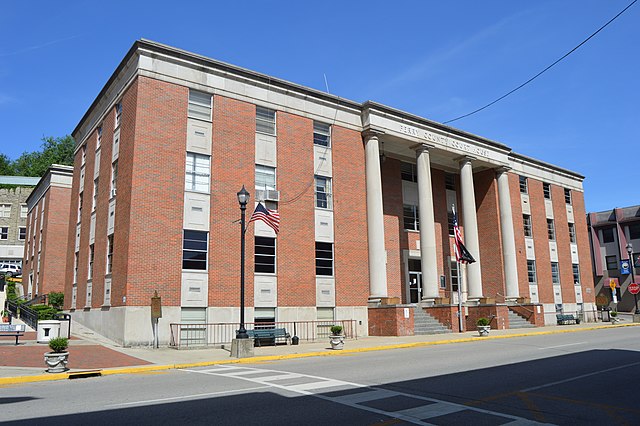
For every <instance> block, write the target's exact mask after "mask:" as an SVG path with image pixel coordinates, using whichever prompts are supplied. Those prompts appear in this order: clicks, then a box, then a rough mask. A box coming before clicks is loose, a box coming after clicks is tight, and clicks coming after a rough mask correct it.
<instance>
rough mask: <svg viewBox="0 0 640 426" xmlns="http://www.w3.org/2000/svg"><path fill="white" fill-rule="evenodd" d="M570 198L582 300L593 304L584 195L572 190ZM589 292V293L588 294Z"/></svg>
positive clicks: (593, 294)
mask: <svg viewBox="0 0 640 426" xmlns="http://www.w3.org/2000/svg"><path fill="white" fill-rule="evenodd" d="M563 195H564V194H563ZM571 197H572V202H573V220H574V221H575V224H576V238H577V241H578V257H579V260H580V284H581V285H582V299H583V301H584V303H594V302H595V297H596V295H595V291H594V281H593V273H592V271H591V265H592V263H591V262H592V261H591V255H592V254H591V250H590V247H589V229H588V227H587V214H586V211H585V207H584V193H583V192H579V191H574V190H572V191H571ZM589 290H591V291H590V292H589Z"/></svg>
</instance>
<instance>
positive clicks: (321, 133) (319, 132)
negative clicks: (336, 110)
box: [313, 120, 332, 148]
mask: <svg viewBox="0 0 640 426" xmlns="http://www.w3.org/2000/svg"><path fill="white" fill-rule="evenodd" d="M331 129H332V126H331V124H328V123H323V122H320V121H315V120H314V121H313V144H314V145H317V146H322V147H325V148H331Z"/></svg>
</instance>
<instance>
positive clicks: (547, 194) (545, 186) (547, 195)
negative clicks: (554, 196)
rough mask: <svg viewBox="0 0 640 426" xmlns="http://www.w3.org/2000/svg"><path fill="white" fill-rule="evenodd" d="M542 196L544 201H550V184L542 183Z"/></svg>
mask: <svg viewBox="0 0 640 426" xmlns="http://www.w3.org/2000/svg"><path fill="white" fill-rule="evenodd" d="M542 194H543V195H544V199H545V200H550V199H551V184H550V183H548V182H542Z"/></svg>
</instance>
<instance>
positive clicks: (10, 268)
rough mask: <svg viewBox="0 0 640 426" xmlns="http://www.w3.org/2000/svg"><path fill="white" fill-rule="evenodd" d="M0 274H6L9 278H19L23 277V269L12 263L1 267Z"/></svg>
mask: <svg viewBox="0 0 640 426" xmlns="http://www.w3.org/2000/svg"><path fill="white" fill-rule="evenodd" d="M0 274H4V275H5V276H7V277H17V276H18V275H22V268H21V267H20V266H19V265H14V264H12V263H3V264H1V265H0Z"/></svg>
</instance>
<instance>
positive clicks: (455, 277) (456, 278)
mask: <svg viewBox="0 0 640 426" xmlns="http://www.w3.org/2000/svg"><path fill="white" fill-rule="evenodd" d="M449 265H450V268H451V291H452V292H453V293H457V292H458V283H459V282H460V275H459V274H458V262H456V261H455V260H452V261H450V263H449Z"/></svg>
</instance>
